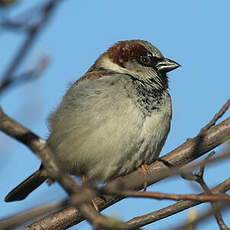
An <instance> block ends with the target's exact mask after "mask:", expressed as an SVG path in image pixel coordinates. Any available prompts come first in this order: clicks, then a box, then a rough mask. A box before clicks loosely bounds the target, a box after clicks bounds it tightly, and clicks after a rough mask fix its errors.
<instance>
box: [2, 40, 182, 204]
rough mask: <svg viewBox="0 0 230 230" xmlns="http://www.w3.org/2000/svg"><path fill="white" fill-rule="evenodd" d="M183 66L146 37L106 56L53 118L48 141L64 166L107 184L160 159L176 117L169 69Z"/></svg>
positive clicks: (36, 181) (13, 195) (24, 190)
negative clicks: (172, 118) (170, 87)
mask: <svg viewBox="0 0 230 230" xmlns="http://www.w3.org/2000/svg"><path fill="white" fill-rule="evenodd" d="M179 66H180V65H179V64H178V63H176V62H175V61H172V60H170V59H168V58H165V57H164V56H163V55H162V54H161V52H160V51H159V50H158V49H157V48H156V47H154V46H153V45H152V44H151V43H149V42H147V41H143V40H130V41H120V42H117V43H116V44H115V45H113V46H112V47H111V48H109V49H108V50H107V51H106V52H105V53H104V54H102V55H101V56H100V57H99V58H98V59H97V60H96V62H95V63H94V65H93V66H92V67H91V68H90V69H89V70H88V72H86V74H85V75H84V76H82V77H81V78H80V79H79V80H77V81H76V82H75V83H74V84H73V85H72V86H71V87H70V89H69V90H68V91H67V93H66V94H65V96H64V97H63V99H62V101H61V103H60V105H59V106H58V108H57V110H56V111H55V112H54V113H53V114H52V115H51V116H50V119H49V123H50V136H49V138H48V140H47V143H48V145H49V147H50V148H51V150H52V151H53V152H54V153H55V155H56V157H57V160H58V161H59V162H60V164H61V166H62V167H63V169H64V170H66V172H67V173H69V174H72V175H77V176H81V177H83V178H86V180H87V181H91V182H92V181H93V182H94V183H96V182H98V183H99V182H102V183H103V182H108V181H110V180H112V179H114V178H116V177H119V176H123V175H126V174H128V173H130V172H132V171H133V170H135V169H137V168H139V167H141V166H142V165H146V164H151V163H152V162H153V161H154V160H156V159H157V158H158V156H159V153H160V151H161V149H162V147H163V145H164V143H165V140H166V138H167V135H168V133H169V129H170V122H171V117H172V108H171V98H170V95H169V88H168V78H167V75H166V73H167V72H169V71H171V70H174V69H176V68H177V67H179ZM47 178H48V177H47V175H46V172H45V170H44V169H43V167H42V166H41V167H40V169H39V170H37V171H36V172H35V173H33V174H32V175H31V176H30V177H29V178H27V179H26V180H25V181H24V182H22V183H21V184H20V185H18V186H17V187H16V188H15V189H14V190H12V191H11V192H10V193H9V194H8V195H7V196H6V198H5V201H7V202H9V201H15V200H22V199H24V198H25V197H26V196H27V195H28V194H29V193H30V192H32V191H33V190H34V189H36V188H37V187H38V186H39V185H40V184H41V183H43V182H44V181H45V180H46V179H47Z"/></svg>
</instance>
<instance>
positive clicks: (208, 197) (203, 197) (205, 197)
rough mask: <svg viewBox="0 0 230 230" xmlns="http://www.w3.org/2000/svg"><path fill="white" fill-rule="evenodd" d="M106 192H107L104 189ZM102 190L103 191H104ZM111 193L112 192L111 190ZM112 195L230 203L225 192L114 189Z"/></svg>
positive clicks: (229, 197) (229, 198)
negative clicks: (204, 192)
mask: <svg viewBox="0 0 230 230" xmlns="http://www.w3.org/2000/svg"><path fill="white" fill-rule="evenodd" d="M103 192H104V193H107V192H106V191H105V190H103ZM103 192H102V193H103ZM109 193H110V192H109ZM112 195H121V196H124V197H137V198H152V199H157V200H176V201H180V200H194V201H200V202H213V201H222V202H225V203H230V196H228V195H224V194H200V195H197V194H171V193H162V192H136V191H123V190H117V191H113V193H112Z"/></svg>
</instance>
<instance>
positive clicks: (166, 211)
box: [127, 179, 230, 227]
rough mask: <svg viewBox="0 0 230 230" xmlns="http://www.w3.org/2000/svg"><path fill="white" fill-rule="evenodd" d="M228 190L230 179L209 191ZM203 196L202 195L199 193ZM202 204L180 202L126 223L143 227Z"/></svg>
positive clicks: (223, 191) (222, 191) (220, 191)
mask: <svg viewBox="0 0 230 230" xmlns="http://www.w3.org/2000/svg"><path fill="white" fill-rule="evenodd" d="M229 189H230V179H227V180H225V181H224V182H222V183H221V184H219V185H218V186H216V187H215V188H213V189H212V190H211V191H212V193H225V192H227V191H228V190H229ZM201 194H204V193H201ZM201 203H202V202H199V201H188V200H187V201H180V202H177V203H176V204H173V205H170V206H168V207H165V208H162V209H160V210H157V211H154V212H151V213H148V214H146V215H143V216H139V217H135V218H133V219H131V220H129V221H128V222H127V223H129V224H131V225H132V226H137V227H141V226H145V225H147V224H150V223H154V222H156V221H158V220H161V219H164V218H166V217H169V216H172V215H174V214H176V213H178V212H181V211H184V210H186V209H188V208H191V207H194V206H196V205H199V204H201Z"/></svg>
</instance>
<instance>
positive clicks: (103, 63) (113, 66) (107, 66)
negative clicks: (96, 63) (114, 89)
mask: <svg viewBox="0 0 230 230" xmlns="http://www.w3.org/2000/svg"><path fill="white" fill-rule="evenodd" d="M100 65H101V66H102V67H103V68H105V69H109V70H112V71H114V72H117V73H127V70H126V69H124V68H122V67H121V66H119V65H118V64H116V63H113V62H112V61H111V60H110V59H109V58H103V59H102V60H101V63H100Z"/></svg>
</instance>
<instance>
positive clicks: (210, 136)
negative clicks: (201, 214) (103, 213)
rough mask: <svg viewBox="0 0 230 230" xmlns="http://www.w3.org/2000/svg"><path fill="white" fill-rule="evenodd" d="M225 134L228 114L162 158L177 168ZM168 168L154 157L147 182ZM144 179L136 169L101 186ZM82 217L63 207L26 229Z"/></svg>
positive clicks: (127, 185) (127, 186)
mask: <svg viewBox="0 0 230 230" xmlns="http://www.w3.org/2000/svg"><path fill="white" fill-rule="evenodd" d="M229 138H230V118H228V119H226V120H225V121H223V122H221V123H220V124H218V125H216V126H214V127H212V128H210V129H208V130H207V131H206V132H203V133H202V135H200V134H198V136H196V137H194V138H191V139H188V140H187V141H186V142H185V143H184V144H182V145H181V146H179V147H178V148H176V149H175V150H173V151H171V152H170V153H168V154H167V155H166V156H164V157H163V158H162V159H163V160H164V161H166V162H169V163H170V164H171V165H173V166H174V167H175V168H176V169H175V171H177V172H178V168H180V167H182V166H184V165H186V164H187V163H189V162H191V161H193V160H194V159H197V158H198V157H200V156H202V155H204V154H205V153H207V152H209V151H210V150H212V149H214V148H215V147H216V146H218V145H220V144H222V143H224V142H226V141H227V140H228V139H229ZM170 170H173V169H169V168H168V167H167V166H166V165H165V164H164V163H162V162H161V161H156V162H154V163H153V164H151V165H150V166H149V167H148V174H147V175H148V178H147V183H148V185H151V184H153V183H156V182H157V181H159V180H162V179H164V178H166V177H167V176H170V174H172V171H170ZM175 171H174V173H175ZM144 183H145V179H144V178H143V174H142V173H141V172H140V171H139V170H136V171H135V172H133V173H131V174H129V175H126V176H124V177H122V178H117V179H115V180H114V181H112V182H111V183H109V184H107V185H106V186H105V189H107V191H114V190H116V189H117V188H121V189H124V190H139V189H142V188H143V185H144ZM121 199H122V197H120V196H104V199H103V200H102V199H97V200H96V204H97V206H98V208H99V209H100V210H103V209H105V208H106V207H108V206H110V205H112V204H114V203H116V202H117V201H119V200H121ZM94 200H95V199H94ZM182 202H183V201H182ZM187 202H188V201H187ZM82 220H83V218H82V216H81V214H80V212H78V210H76V209H74V208H67V209H64V210H62V211H61V212H57V213H54V214H51V215H49V216H47V217H44V218H42V219H41V220H39V221H37V222H35V223H34V224H32V225H30V226H29V228H28V229H33V228H36V227H38V228H39V226H40V225H43V226H46V229H51V228H52V229H53V228H55V229H62V228H59V224H58V223H59V222H62V223H65V226H66V227H70V226H72V225H74V224H76V223H79V222H81V221H82ZM50 222H52V226H50V225H49V223H50Z"/></svg>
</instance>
